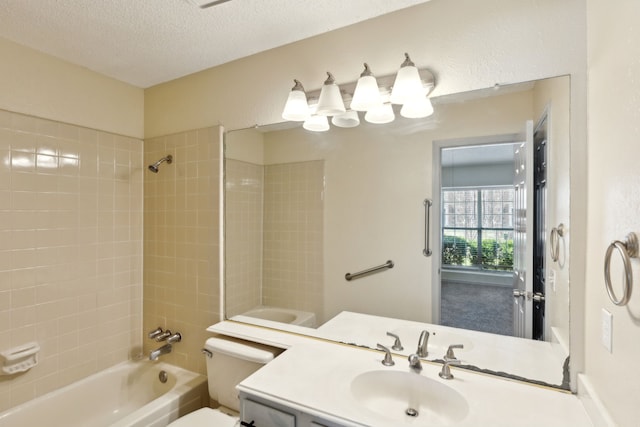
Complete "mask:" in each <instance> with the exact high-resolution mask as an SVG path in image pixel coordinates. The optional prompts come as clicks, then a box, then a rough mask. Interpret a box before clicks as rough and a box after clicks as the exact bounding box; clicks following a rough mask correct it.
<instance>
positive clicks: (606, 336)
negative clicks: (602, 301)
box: [602, 308, 613, 353]
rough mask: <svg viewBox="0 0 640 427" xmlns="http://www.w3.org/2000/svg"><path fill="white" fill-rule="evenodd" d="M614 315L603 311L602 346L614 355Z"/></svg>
mask: <svg viewBox="0 0 640 427" xmlns="http://www.w3.org/2000/svg"><path fill="white" fill-rule="evenodd" d="M612 338H613V315H612V314H611V313H609V311H607V310H606V309H604V308H603V309H602V345H603V346H604V348H606V349H607V350H608V351H609V353H612V352H613V350H612V347H613V346H612V343H613V339H612Z"/></svg>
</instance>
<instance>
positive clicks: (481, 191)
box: [437, 136, 521, 336]
mask: <svg viewBox="0 0 640 427" xmlns="http://www.w3.org/2000/svg"><path fill="white" fill-rule="evenodd" d="M498 139H500V141H495V142H486V141H485V142H483V143H479V142H478V141H473V140H469V141H467V144H466V145H465V144H463V145H456V146H453V147H443V148H442V149H441V152H440V191H439V197H440V203H439V206H440V227H439V228H440V229H439V230H437V232H438V233H439V235H440V242H441V244H440V264H441V265H440V324H442V325H445V326H452V327H456V328H464V329H472V330H477V331H481V332H489V333H495V334H501V335H509V336H512V335H513V334H514V328H513V310H514V308H513V296H512V295H513V294H512V286H513V261H514V212H515V209H514V196H515V192H514V185H513V182H514V168H515V160H514V147H515V146H518V145H520V144H521V141H519V140H518V138H517V137H515V136H512V137H511V138H507V137H502V138H498ZM505 139H506V140H507V141H504V140H505ZM458 143H460V141H458Z"/></svg>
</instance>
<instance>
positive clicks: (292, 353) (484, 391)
mask: <svg viewBox="0 0 640 427" xmlns="http://www.w3.org/2000/svg"><path fill="white" fill-rule="evenodd" d="M208 330H209V331H210V332H215V333H220V334H225V335H232V336H235V337H238V338H243V339H250V340H254V341H258V342H262V343H265V344H271V345H276V346H279V347H282V348H287V351H285V352H284V353H282V354H281V355H280V356H278V357H277V358H276V359H275V360H273V361H272V362H270V363H269V364H268V365H266V366H265V367H263V368H261V369H260V370H259V371H257V372H256V373H254V374H253V375H252V376H250V377H249V378H247V379H246V380H244V381H243V382H242V383H240V385H239V386H238V389H239V390H240V391H241V392H243V393H247V394H250V395H254V396H256V397H259V398H262V399H266V400H269V401H272V402H274V403H277V404H279V405H284V406H286V407H290V408H293V409H295V410H299V411H302V412H305V413H308V414H311V415H314V416H317V417H320V418H323V419H326V420H331V421H333V422H335V423H338V424H340V425H344V426H393V427H397V426H399V425H404V422H399V421H398V419H397V418H394V417H387V416H385V415H384V414H380V413H377V412H376V411H375V410H372V409H371V407H369V408H368V407H365V405H364V404H363V401H362V399H360V398H358V397H357V396H355V395H354V392H353V388H352V387H353V386H352V384H353V381H354V380H355V379H356V377H358V376H359V375H361V374H365V373H367V374H368V373H370V372H375V374H379V373H382V374H383V375H392V376H393V375H394V374H393V373H398V375H405V377H406V375H407V374H411V375H416V376H417V375H420V376H422V377H425V378H426V379H427V380H429V381H432V383H433V382H435V383H438V384H440V385H444V386H446V389H447V390H448V391H450V392H451V393H453V394H454V395H458V396H462V398H463V400H464V402H466V403H465V404H466V407H465V408H466V409H465V410H466V411H467V412H466V413H465V410H463V411H462V413H463V415H462V418H461V419H456V420H455V422H452V421H451V420H447V419H443V420H441V422H438V420H437V419H436V420H435V422H434V419H427V418H428V415H427V413H425V415H424V416H423V418H422V419H421V418H420V416H419V417H418V418H412V419H408V424H406V425H414V426H416V425H443V426H444V425H456V426H474V427H475V426H485V425H487V426H489V425H490V426H509V427H512V426H541V425H544V426H549V427H553V426H558V427H560V426H562V427H565V426H591V425H592V424H591V422H590V420H589V418H588V416H587V414H586V412H585V410H584V408H583V406H582V404H581V403H580V401H579V400H578V398H577V397H576V396H575V395H572V394H570V393H566V392H562V391H556V390H551V389H548V388H544V387H539V386H534V385H529V384H523V383H519V382H516V381H511V380H507V379H502V378H498V377H493V376H487V375H483V374H479V373H475V372H471V371H466V370H463V369H456V368H455V367H452V369H451V370H452V372H453V374H454V376H455V378H454V379H452V380H443V379H441V378H440V377H439V376H438V373H439V372H440V369H441V367H442V365H441V364H439V363H431V362H426V361H423V362H422V366H423V370H422V372H421V373H420V374H415V373H413V372H410V369H409V364H408V361H407V359H406V357H404V356H401V355H395V356H394V360H395V362H396V363H395V365H394V366H390V367H386V366H383V365H382V364H381V361H382V359H383V353H382V352H378V351H372V350H368V349H363V348H357V347H353V346H348V345H340V344H336V343H331V342H326V341H322V340H318V339H314V338H310V337H305V336H299V335H295V334H288V333H284V332H280V331H275V330H271V329H268V328H263V327H256V326H251V325H243V324H238V323H235V322H222V323H219V324H217V325H213V326H212V327H210V328H209V329H208ZM438 384H435V385H438ZM386 386H387V385H384V386H383V387H381V388H382V389H384V388H385V387H386ZM438 387H440V386H439V385H438ZM451 390H452V391H451ZM463 406H464V405H463ZM427 412H428V411H427ZM396 417H397V414H396ZM419 420H420V421H419ZM421 421H427V423H426V424H422V423H421Z"/></svg>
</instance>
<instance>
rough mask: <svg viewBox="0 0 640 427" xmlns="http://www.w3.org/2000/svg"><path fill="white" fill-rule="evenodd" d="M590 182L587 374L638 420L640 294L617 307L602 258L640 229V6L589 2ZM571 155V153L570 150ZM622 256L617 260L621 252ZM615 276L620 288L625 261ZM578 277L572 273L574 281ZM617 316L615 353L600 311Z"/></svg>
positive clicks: (621, 413)
mask: <svg viewBox="0 0 640 427" xmlns="http://www.w3.org/2000/svg"><path fill="white" fill-rule="evenodd" d="M587 4H588V7H587V11H588V18H589V19H588V27H587V28H588V46H589V68H588V69H589V87H588V97H589V126H588V132H589V144H588V158H589V182H588V189H589V191H588V198H589V205H588V210H587V212H588V214H587V215H588V229H587V233H588V245H587V262H586V273H587V274H586V277H587V281H586V289H587V296H586V304H585V313H584V319H583V321H584V322H585V329H586V333H585V340H586V346H585V354H586V369H585V372H586V375H587V377H588V379H589V380H590V381H591V383H592V385H593V386H594V388H595V389H596V391H597V393H598V394H599V397H600V398H601V399H602V402H603V404H604V406H605V407H606V409H607V410H608V411H609V412H610V414H611V416H612V417H613V419H614V421H615V422H616V423H617V425H620V426H636V425H638V402H639V400H638V396H640V369H638V360H639V359H640V320H639V319H640V292H639V288H638V283H637V282H638V277H640V267H639V265H640V264H639V263H638V260H633V261H632V266H633V275H634V280H635V282H636V283H635V286H634V287H635V289H634V290H633V294H632V297H631V301H630V302H629V305H628V306H627V307H617V306H615V305H613V304H612V303H611V302H610V301H609V298H608V297H607V293H606V291H605V289H604V280H603V272H602V265H603V257H604V253H605V250H606V249H607V246H608V245H609V243H610V242H611V241H613V240H615V239H623V238H624V236H625V235H626V234H627V233H629V232H631V231H633V232H635V233H640V223H639V221H638V212H640V193H639V191H638V189H639V188H640V180H639V177H640V175H639V174H638V159H639V158H640V144H639V141H640V128H639V127H638V112H639V111H640V98H639V97H638V94H639V93H640V80H638V78H637V75H638V74H639V73H640V62H638V58H640V42H639V40H640V27H639V26H638V19H637V18H638V16H640V3H638V2H637V1H634V0H620V1H616V2H602V1H593V0H589V1H588V2H587ZM572 156H573V153H572ZM615 257H616V258H619V257H618V256H617V255H615ZM614 263H615V266H616V267H617V269H616V272H615V274H612V277H613V281H614V282H615V284H616V285H615V286H616V288H615V289H616V292H618V293H620V292H621V274H620V273H619V271H618V270H619V265H620V260H619V259H618V260H615V261H614ZM572 282H573V278H572ZM603 308H604V309H606V310H608V311H609V312H610V313H611V314H612V315H613V352H612V353H609V352H608V351H607V350H606V349H605V348H604V347H603V346H602V344H601V343H600V336H601V317H600V316H601V310H602V309H603Z"/></svg>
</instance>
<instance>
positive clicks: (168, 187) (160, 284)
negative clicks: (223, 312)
mask: <svg viewBox="0 0 640 427" xmlns="http://www.w3.org/2000/svg"><path fill="white" fill-rule="evenodd" d="M221 139H222V138H221V135H220V128H219V127H213V128H206V129H199V130H193V131H189V132H183V133H179V134H174V135H169V136H164V137H158V138H153V139H150V140H147V141H145V146H144V164H145V165H148V164H151V163H154V162H156V161H157V160H159V159H161V158H162V157H165V156H166V155H167V154H171V155H173V163H172V164H167V163H163V164H161V165H160V170H159V172H158V173H157V174H154V173H152V172H150V171H148V170H146V171H145V180H144V321H143V329H144V335H145V336H146V333H147V332H148V331H150V330H153V329H155V328H156V327H158V326H161V327H162V328H164V329H170V330H171V331H173V332H180V333H181V334H182V342H179V343H177V344H175V345H174V346H173V351H172V353H171V354H168V355H166V356H162V359H163V360H165V361H168V362H170V363H174V364H176V365H178V366H181V367H183V368H186V369H189V370H192V371H195V372H199V373H202V374H204V373H206V369H205V360H204V357H203V356H202V354H201V352H200V349H201V348H202V346H203V345H204V342H205V340H206V338H207V337H208V335H209V334H207V332H206V330H205V329H206V328H207V327H208V326H210V325H212V324H214V323H216V322H218V321H219V320H220V309H219V304H220V299H219V254H220V251H219V249H220V248H219V243H218V239H219V228H220V226H219V213H220V210H219V198H220V189H219V186H220V182H221V178H220V171H221V143H220V141H221ZM160 345H162V343H156V342H153V341H151V340H148V339H146V338H145V339H144V350H145V354H147V353H148V352H149V351H150V350H152V349H155V348H157V347H159V346H160Z"/></svg>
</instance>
